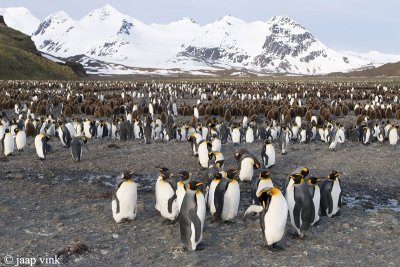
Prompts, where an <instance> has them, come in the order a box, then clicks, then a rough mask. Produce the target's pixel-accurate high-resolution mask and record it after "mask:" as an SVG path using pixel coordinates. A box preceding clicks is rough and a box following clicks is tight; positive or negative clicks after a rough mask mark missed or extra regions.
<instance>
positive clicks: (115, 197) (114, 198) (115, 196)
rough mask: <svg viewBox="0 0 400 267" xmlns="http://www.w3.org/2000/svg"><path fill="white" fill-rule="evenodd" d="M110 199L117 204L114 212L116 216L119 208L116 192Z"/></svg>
mask: <svg viewBox="0 0 400 267" xmlns="http://www.w3.org/2000/svg"><path fill="white" fill-rule="evenodd" d="M112 198H113V200H115V202H116V203H117V208H116V211H115V212H116V213H117V214H118V213H119V209H120V208H119V199H118V197H117V192H116V191H115V192H114V193H113V195H112Z"/></svg>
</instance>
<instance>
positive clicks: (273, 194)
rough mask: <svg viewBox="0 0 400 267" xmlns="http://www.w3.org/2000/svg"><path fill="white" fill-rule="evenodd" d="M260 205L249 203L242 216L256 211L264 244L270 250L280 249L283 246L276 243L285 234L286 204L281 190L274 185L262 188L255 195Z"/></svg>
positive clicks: (245, 216)
mask: <svg viewBox="0 0 400 267" xmlns="http://www.w3.org/2000/svg"><path fill="white" fill-rule="evenodd" d="M257 197H258V199H259V201H258V202H260V203H261V205H251V206H250V207H249V208H248V209H247V210H246V212H245V214H244V218H245V220H246V218H247V217H248V216H251V215H252V214H253V213H258V214H259V217H260V225H261V230H262V233H263V237H264V244H263V245H264V246H266V247H267V248H268V249H269V250H270V251H273V252H275V251H280V250H282V249H283V248H282V247H281V246H279V245H278V244H277V243H278V242H279V241H281V240H282V237H283V235H284V234H285V226H286V221H287V214H288V205H287V203H286V200H285V197H284V196H283V195H282V193H281V191H280V190H279V189H278V188H276V187H272V188H271V187H266V188H263V189H262V190H261V191H260V192H259V193H258V195H257Z"/></svg>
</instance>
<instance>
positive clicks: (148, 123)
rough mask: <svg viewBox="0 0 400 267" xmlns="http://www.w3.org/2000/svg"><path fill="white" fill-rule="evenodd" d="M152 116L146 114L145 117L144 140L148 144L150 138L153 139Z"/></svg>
mask: <svg viewBox="0 0 400 267" xmlns="http://www.w3.org/2000/svg"><path fill="white" fill-rule="evenodd" d="M151 131H152V130H151V117H150V116H149V115H147V116H146V118H145V125H144V129H143V136H144V141H145V143H146V144H150V139H151Z"/></svg>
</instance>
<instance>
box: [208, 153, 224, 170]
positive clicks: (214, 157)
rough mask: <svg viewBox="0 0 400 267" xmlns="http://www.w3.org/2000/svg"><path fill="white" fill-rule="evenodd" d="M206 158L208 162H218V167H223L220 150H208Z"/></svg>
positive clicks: (222, 157)
mask: <svg viewBox="0 0 400 267" xmlns="http://www.w3.org/2000/svg"><path fill="white" fill-rule="evenodd" d="M208 159H209V161H210V162H209V163H215V164H217V163H218V166H219V168H224V162H225V158H224V155H223V154H222V153H221V152H216V151H213V152H209V153H208ZM209 165H210V164H209Z"/></svg>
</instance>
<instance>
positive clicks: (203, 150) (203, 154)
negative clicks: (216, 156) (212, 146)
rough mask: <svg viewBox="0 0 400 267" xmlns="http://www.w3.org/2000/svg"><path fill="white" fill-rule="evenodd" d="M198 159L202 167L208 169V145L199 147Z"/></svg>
mask: <svg viewBox="0 0 400 267" xmlns="http://www.w3.org/2000/svg"><path fill="white" fill-rule="evenodd" d="M198 157H199V162H200V165H201V166H202V167H203V168H208V148H207V143H205V142H203V143H201V144H200V145H199V150H198Z"/></svg>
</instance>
